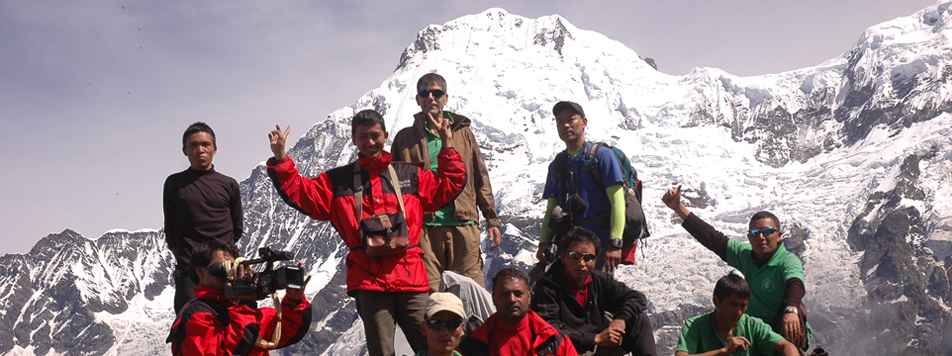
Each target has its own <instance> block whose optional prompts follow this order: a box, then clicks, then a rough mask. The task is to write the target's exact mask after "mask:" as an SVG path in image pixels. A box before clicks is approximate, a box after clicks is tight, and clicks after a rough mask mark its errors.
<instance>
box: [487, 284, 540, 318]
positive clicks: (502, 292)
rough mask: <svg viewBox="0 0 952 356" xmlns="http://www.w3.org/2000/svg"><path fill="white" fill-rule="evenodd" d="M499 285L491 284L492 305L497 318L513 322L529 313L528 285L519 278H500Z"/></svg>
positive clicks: (529, 296) (529, 297)
mask: <svg viewBox="0 0 952 356" xmlns="http://www.w3.org/2000/svg"><path fill="white" fill-rule="evenodd" d="M498 282H499V285H498V286H493V305H495V306H496V313H497V314H499V319H501V320H502V321H504V322H507V323H510V324H515V323H518V322H519V321H522V318H525V317H526V314H527V313H529V300H530V299H531V295H530V294H529V286H528V285H527V284H526V282H525V281H523V280H522V279H519V278H501V279H499V281H498Z"/></svg>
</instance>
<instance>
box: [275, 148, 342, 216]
mask: <svg viewBox="0 0 952 356" xmlns="http://www.w3.org/2000/svg"><path fill="white" fill-rule="evenodd" d="M268 176H269V177H271V183H273V184H274V188H275V189H277V191H278V194H279V195H280V196H281V199H284V202H285V203H287V204H288V205H290V206H291V207H292V208H295V209H297V210H298V211H300V212H302V213H304V214H307V215H308V216H310V217H311V218H312V219H316V220H330V218H331V200H332V199H333V198H334V189H333V187H331V183H330V180H329V179H328V178H327V174H326V173H321V174H320V175H319V176H317V178H314V179H307V178H304V177H303V176H301V173H300V172H298V170H297V168H296V167H295V166H294V161H292V160H291V157H287V158H285V159H284V160H282V161H280V162H275V160H274V157H272V158H271V159H269V160H268Z"/></svg>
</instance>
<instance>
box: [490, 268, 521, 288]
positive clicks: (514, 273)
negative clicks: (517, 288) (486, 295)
mask: <svg viewBox="0 0 952 356" xmlns="http://www.w3.org/2000/svg"><path fill="white" fill-rule="evenodd" d="M503 278H508V279H512V280H522V281H523V282H525V283H526V288H528V287H529V277H526V274H525V273H522V271H520V270H517V269H515V268H506V269H503V270H500V271H499V272H496V275H495V276H493V293H496V285H497V284H496V282H497V281H499V280H500V279H503Z"/></svg>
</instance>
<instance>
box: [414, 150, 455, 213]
mask: <svg viewBox="0 0 952 356" xmlns="http://www.w3.org/2000/svg"><path fill="white" fill-rule="evenodd" d="M438 159H439V168H438V169H437V175H433V172H430V171H429V170H425V169H422V168H421V169H420V190H419V195H420V205H421V206H422V207H423V211H437V210H440V208H442V207H443V206H444V205H446V203H449V202H451V201H453V200H456V197H457V196H459V193H460V192H462V191H463V186H464V185H465V184H466V165H464V164H463V156H461V155H460V154H459V152H458V151H456V149H455V148H452V147H444V148H443V149H441V150H440V154H439V156H438Z"/></svg>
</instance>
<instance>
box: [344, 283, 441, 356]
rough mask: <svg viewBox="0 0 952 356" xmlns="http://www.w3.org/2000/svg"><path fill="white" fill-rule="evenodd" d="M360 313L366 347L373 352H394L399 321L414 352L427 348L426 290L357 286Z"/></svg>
mask: <svg viewBox="0 0 952 356" xmlns="http://www.w3.org/2000/svg"><path fill="white" fill-rule="evenodd" d="M353 294H354V299H355V300H356V301H357V314H358V315H360V319H361V320H363V322H364V335H366V337H367V351H368V352H369V353H370V356H393V355H394V347H393V336H394V333H395V332H396V330H397V328H396V324H400V329H402V330H403V334H404V335H406V337H407V342H409V343H410V347H411V348H413V352H420V351H423V350H426V349H427V342H426V334H424V331H423V317H424V315H425V310H424V308H425V307H426V299H427V297H428V294H427V293H426V292H378V291H369V290H357V291H355V292H354V293H353Z"/></svg>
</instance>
